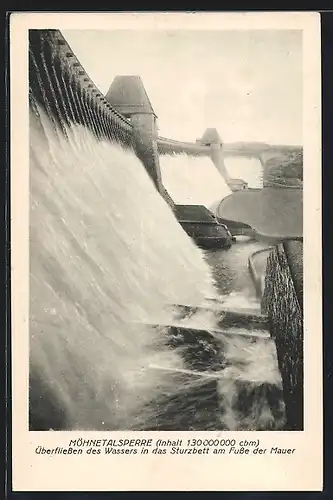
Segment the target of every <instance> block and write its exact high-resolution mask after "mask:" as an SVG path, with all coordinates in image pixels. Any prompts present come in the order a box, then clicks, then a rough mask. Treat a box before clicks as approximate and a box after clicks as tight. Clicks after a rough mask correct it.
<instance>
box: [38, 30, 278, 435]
mask: <svg viewBox="0 0 333 500" xmlns="http://www.w3.org/2000/svg"><path fill="white" fill-rule="evenodd" d="M56 37H58V35H56ZM46 40H47V37H46ZM57 40H58V42H59V40H60V41H61V43H60V42H59V46H60V47H63V46H64V43H65V42H63V40H62V39H61V38H57ZM39 43H40V41H39V38H38V37H37V43H36V46H37V47H38V50H39V46H38V44H39ZM43 43H45V45H44V48H43V50H42V51H41V54H42V55H41V60H39V61H38V60H37V58H38V57H39V56H38V54H39V52H38V50H36V49H35V50H34V49H32V50H31V60H30V71H31V77H30V405H29V409H30V428H31V429H35V430H47V429H50V428H51V429H87V430H99V429H100V430H103V429H104V430H117V429H118V430H119V429H133V430H142V429H153V430H154V429H170V430H191V429H200V430H205V429H214V430H217V429H229V430H240V429H241V430H244V429H257V430H261V429H281V428H283V425H284V423H285V413H284V403H283V398H282V381H281V374H280V371H279V368H278V360H277V354H276V348H275V343H274V340H273V339H272V338H270V337H269V335H266V327H265V326H262V325H261V326H258V325H257V326H255V327H253V328H252V327H251V328H252V329H253V335H247V333H246V329H245V328H241V327H239V325H238V326H237V328H233V326H232V327H231V328H230V325H229V324H228V325H227V323H228V321H229V320H228V318H229V316H228V314H227V311H228V309H230V308H233V309H238V310H240V311H241V310H243V311H244V310H246V311H247V312H249V311H250V313H249V314H250V315H251V314H252V313H253V314H259V315H260V302H259V300H258V297H257V296H256V293H255V289H254V285H253V283H252V282H251V280H250V279H249V275H248V273H247V272H246V262H247V259H248V256H249V255H250V253H251V252H253V251H254V249H257V248H261V244H260V243H252V246H249V245H247V244H246V243H244V242H236V244H235V246H234V247H233V249H232V250H231V251H225V250H220V251H218V252H211V253H210V252H203V251H201V250H199V248H198V247H197V246H196V245H195V244H194V242H193V240H192V239H191V238H190V237H188V236H187V234H186V233H185V231H183V229H182V228H181V226H180V225H179V223H178V221H177V219H176V217H175V215H174V212H173V210H172V203H169V198H168V197H167V196H166V193H167V194H168V196H170V197H171V198H172V200H173V201H174V202H176V203H188V204H192V203H193V204H203V205H205V206H209V207H211V206H212V205H214V203H215V202H216V201H218V200H221V199H222V198H224V197H225V196H227V195H228V194H229V193H230V190H229V188H228V186H227V184H226V182H225V180H224V179H223V178H222V177H221V175H220V173H219V171H218V170H217V169H216V167H215V166H214V164H213V163H212V162H211V160H210V159H209V158H203V157H202V158H200V157H192V156H187V155H185V154H184V153H182V154H178V155H175V156H172V155H164V156H163V155H161V156H160V159H159V161H158V156H156V155H157V147H156V145H155V146H154V147H151V146H149V140H151V139H150V137H151V136H150V135H149V134H147V135H141V136H140V137H141V139H142V137H143V139H142V140H141V139H140V140H138V139H137V138H136V139H135V135H134V140H132V139H133V138H132V136H131V134H132V132H131V130H132V129H131V127H132V124H131V123H129V122H127V121H126V120H125V119H124V117H122V116H121V115H119V116H118V115H117V112H116V111H114V110H113V108H110V106H106V105H105V106H104V104H103V102H104V101H103V99H104V98H103V97H101V99H102V101H101V102H100V101H96V98H95V96H96V92H95V94H94V95H90V94H86V93H85V91H84V90H82V87H80V85H79V84H78V80H75V78H76V77H75V78H74V77H73V74H71V77H70V78H68V63H67V62H66V59H64V61H65V62H63V59H62V57H63V56H62V55H61V57H60V56H59V54H58V52H57V51H58V50H59V48H58V49H54V46H55V45H54V42H52V43H49V42H47V43H46V42H44V41H43ZM50 47H51V53H50V52H48V51H50ZM53 50H54V53H53V52H52V51H53ZM61 50H63V49H61ZM66 50H68V49H67V48H66ZM48 58H50V59H51V60H52V61H53V66H52V67H53V73H50V71H49V67H48V62H47V61H48ZM75 64H76V63H75ZM77 68H78V67H77V66H76V69H77ZM73 71H74V70H73ZM77 71H79V73H78V74H79V77H80V78H81V77H82V78H83V76H84V75H83V72H82V70H80V69H79V70H77ZM80 72H81V73H80ZM66 75H67V76H66ZM71 78H73V80H71ZM83 80H84V78H83ZM73 82H74V83H73ZM86 83H87V82H86ZM87 85H88V87H87V89H88V90H87V92H88V93H89V92H90V91H91V88H92V84H90V83H87ZM89 85H91V87H89ZM96 103H97V104H96ZM96 110H97V111H96ZM110 113H111V115H110V117H109V114H110ZM55 117H56V118H55ZM131 122H132V123H133V120H131ZM135 141H136V142H135ZM140 141H141V142H140ZM149 155H150V158H151V159H152V160H151V163H149V166H148V167H147V165H146V164H144V163H145V158H146V157H147V156H149ZM157 163H159V164H160V166H161V172H160V174H159V173H158V172H157V173H156V172H153V174H154V175H151V174H152V170H153V169H154V165H155V166H156V164H157ZM249 175H250V177H251V174H249ZM249 175H248V177H249ZM250 177H249V181H250V182H251V179H250ZM259 177H260V175H259ZM259 177H258V170H257V169H253V178H252V179H253V183H256V182H258V179H259ZM161 179H162V181H163V184H161ZM249 181H247V182H249ZM156 187H157V189H156ZM164 189H166V191H164ZM231 252H232V253H231ZM175 305H176V307H175ZM182 305H183V306H186V307H189V308H190V309H191V308H193V309H192V310H191V314H190V315H187V313H186V314H185V316H184V315H183V317H182V318H181V319H179V310H180V309H179V308H180V307H181V306H182ZM242 317H243V316H241V315H240V316H239V318H240V319H239V321H241V318H242ZM251 317H252V316H251ZM258 317H259V319H258ZM258 317H254V320H253V321H254V323H256V322H258V321H261V319H260V316H258ZM223 321H224V324H223V325H224V326H223V328H222V326H221V323H223ZM262 321H264V320H262ZM256 324H257V323H256ZM170 325H171V326H170ZM172 325H174V326H172ZM175 325H176V326H175ZM177 325H180V327H179V329H177ZM179 331H181V332H182V333H181V335H179ZM231 331H232V332H233V334H232V335H231ZM184 332H185V333H184ZM193 332H194V333H193ZM182 335H183V337H182ZM193 336H194V337H195V338H194V340H193ZM180 337H181V339H182V340H179V339H180ZM188 338H192V340H191V342H192V343H193V348H190V349H189V347H188V345H189V344H191V342H190V343H189V342H188ZM205 356H206V358H207V359H206V358H205V359H206V361H204V362H203V361H202V359H203V358H204V357H205ZM189 359H190V360H191V362H189ZM207 360H208V361H207ZM203 365H204V368H203Z"/></svg>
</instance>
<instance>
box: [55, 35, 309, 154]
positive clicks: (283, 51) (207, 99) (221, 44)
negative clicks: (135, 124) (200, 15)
mask: <svg viewBox="0 0 333 500" xmlns="http://www.w3.org/2000/svg"><path fill="white" fill-rule="evenodd" d="M62 34H63V35H64V37H65V38H66V40H67V42H68V43H69V45H70V46H71V48H72V50H73V51H74V53H75V55H76V56H77V58H78V59H79V61H80V62H81V64H82V66H83V67H84V69H85V70H86V72H87V73H88V75H89V76H90V78H91V79H92V80H93V82H94V83H95V84H96V86H97V87H98V88H99V90H100V91H101V92H103V94H106V93H107V91H108V89H109V87H110V85H111V83H112V81H113V79H114V77H115V76H117V75H140V77H141V79H142V81H143V84H144V86H145V88H146V91H147V94H148V96H149V99H150V101H151V103H152V106H153V108H154V111H155V113H156V114H157V116H158V126H159V134H160V135H161V136H164V137H169V138H171V139H177V140H184V141H195V140H196V139H198V138H200V137H201V136H202V134H203V132H204V131H205V129H206V128H208V127H215V128H217V130H218V132H219V134H220V136H221V138H222V140H223V141H224V142H234V141H260V142H268V143H270V144H286V145H288V144H292V145H301V144H302V142H303V141H302V33H301V31H298V30H265V29H261V30H249V31H246V30H245V31H244V30H239V31H236V30H233V31H227V30H221V31H211V30H207V31H202V30H200V31H196V30H186V29H184V30H175V31H162V30H154V31H143V30H138V31H134V30H127V31H126V30H112V31H108V30H63V31H62Z"/></svg>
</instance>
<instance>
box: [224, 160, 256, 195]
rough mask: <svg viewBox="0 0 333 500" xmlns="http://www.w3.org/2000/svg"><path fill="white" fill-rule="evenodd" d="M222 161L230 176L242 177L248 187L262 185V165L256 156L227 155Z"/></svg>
mask: <svg viewBox="0 0 333 500" xmlns="http://www.w3.org/2000/svg"><path fill="white" fill-rule="evenodd" d="M224 163H225V166H226V168H227V171H228V173H229V175H230V177H233V178H237V179H243V180H244V181H245V182H247V183H248V187H249V188H262V187H263V167H262V165H261V163H260V161H259V159H258V158H244V157H241V156H236V157H229V158H228V157H227V158H225V159H224Z"/></svg>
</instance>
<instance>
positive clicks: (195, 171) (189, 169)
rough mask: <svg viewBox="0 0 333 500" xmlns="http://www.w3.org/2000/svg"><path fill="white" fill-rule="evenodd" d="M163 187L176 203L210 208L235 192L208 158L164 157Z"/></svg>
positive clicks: (162, 156) (162, 160) (162, 165)
mask: <svg viewBox="0 0 333 500" xmlns="http://www.w3.org/2000/svg"><path fill="white" fill-rule="evenodd" d="M160 166H161V173H162V179H163V184H164V185H165V187H166V189H167V191H168V192H169V193H170V195H171V197H172V198H173V200H174V201H175V203H177V204H179V205H204V206H205V207H206V208H208V209H209V208H210V207H212V206H214V205H215V204H216V202H220V201H221V200H222V199H223V198H224V197H225V196H227V195H228V194H230V193H231V191H230V189H229V187H228V186H227V184H226V182H225V180H224V179H223V177H222V175H221V174H220V173H219V171H218V170H217V168H216V167H215V166H214V163H213V162H212V160H211V159H210V158H209V157H206V156H200V157H196V156H189V155H187V154H179V155H161V156H160Z"/></svg>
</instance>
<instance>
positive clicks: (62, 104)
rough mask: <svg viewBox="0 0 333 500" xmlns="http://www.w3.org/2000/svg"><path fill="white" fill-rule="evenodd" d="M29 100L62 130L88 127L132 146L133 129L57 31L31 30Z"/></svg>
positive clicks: (127, 145) (103, 135)
mask: <svg viewBox="0 0 333 500" xmlns="http://www.w3.org/2000/svg"><path fill="white" fill-rule="evenodd" d="M29 97H30V103H31V104H32V102H33V100H36V101H37V102H38V103H39V104H40V105H42V106H43V107H44V108H45V110H46V111H47V112H48V114H49V117H50V118H51V119H52V120H57V121H58V123H59V124H60V126H63V125H64V124H66V125H69V124H70V122H72V123H77V124H81V125H84V126H85V127H88V128H89V129H90V130H91V132H92V133H93V134H94V135H95V136H96V137H97V138H102V137H105V138H107V139H109V140H111V141H113V142H119V143H121V144H122V145H123V146H125V147H132V145H133V126H132V124H131V123H130V122H129V121H128V120H126V119H125V118H124V117H123V116H122V115H121V114H120V113H118V112H117V111H116V110H115V109H114V108H112V106H111V105H110V104H109V103H108V102H107V101H106V99H105V97H104V96H103V94H102V93H101V92H100V91H99V89H98V88H97V87H96V85H95V84H94V83H93V82H92V80H91V79H90V77H89V76H88V75H87V73H86V72H85V70H84V69H83V68H82V66H81V64H80V62H79V61H78V59H77V58H76V57H75V55H74V53H73V52H72V50H71V48H70V47H69V45H68V43H67V42H66V40H65V39H64V37H63V36H62V35H61V33H60V32H59V31H58V30H29Z"/></svg>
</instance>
